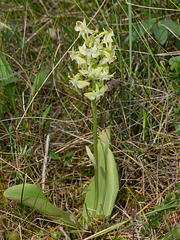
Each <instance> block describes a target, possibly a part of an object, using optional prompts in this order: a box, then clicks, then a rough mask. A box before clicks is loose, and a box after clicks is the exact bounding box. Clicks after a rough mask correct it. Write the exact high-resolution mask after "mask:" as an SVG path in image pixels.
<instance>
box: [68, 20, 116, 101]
mask: <svg viewBox="0 0 180 240" xmlns="http://www.w3.org/2000/svg"><path fill="white" fill-rule="evenodd" d="M75 30H76V31H77V32H79V35H80V36H82V37H83V39H84V43H83V45H82V46H79V47H78V49H79V51H76V52H75V51H74V48H73V49H72V51H70V52H69V53H70V56H71V59H72V60H75V61H76V62H77V64H78V65H79V72H78V74H76V75H75V76H74V78H71V80H70V82H71V83H72V84H73V86H74V87H75V88H76V89H78V88H79V89H81V88H85V87H87V86H89V85H90V82H91V81H93V84H91V87H92V88H88V90H87V92H86V93H85V94H84V95H85V96H86V97H87V98H89V99H90V100H91V101H92V100H96V101H98V100H99V99H100V97H101V96H103V95H104V93H105V91H106V88H105V83H104V81H107V80H109V79H111V78H112V77H113V75H114V73H113V74H109V64H110V63H112V62H113V61H115V59H116V56H115V49H116V46H115V45H113V36H114V33H113V30H112V29H109V30H108V31H107V30H105V29H103V32H101V33H99V34H98V29H97V28H96V29H95V31H93V30H91V29H89V28H88V27H87V25H86V21H85V19H84V20H83V22H81V21H77V22H76V26H75Z"/></svg>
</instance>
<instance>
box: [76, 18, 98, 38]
mask: <svg viewBox="0 0 180 240" xmlns="http://www.w3.org/2000/svg"><path fill="white" fill-rule="evenodd" d="M75 31H77V32H79V35H81V36H82V37H83V38H84V40H86V38H87V37H86V35H87V36H88V34H92V33H93V32H94V31H93V30H90V29H89V28H88V27H87V26H86V20H85V19H84V20H83V22H81V21H77V22H76V26H75Z"/></svg>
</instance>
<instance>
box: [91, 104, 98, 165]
mask: <svg viewBox="0 0 180 240" xmlns="http://www.w3.org/2000/svg"><path fill="white" fill-rule="evenodd" d="M91 104H92V112H93V140H94V157H95V160H96V166H97V162H98V161H97V108H96V100H93V101H92V102H91Z"/></svg>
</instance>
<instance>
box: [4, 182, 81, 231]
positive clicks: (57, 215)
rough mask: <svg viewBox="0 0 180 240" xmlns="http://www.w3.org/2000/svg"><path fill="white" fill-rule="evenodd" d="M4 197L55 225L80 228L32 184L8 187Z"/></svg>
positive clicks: (74, 220)
mask: <svg viewBox="0 0 180 240" xmlns="http://www.w3.org/2000/svg"><path fill="white" fill-rule="evenodd" d="M4 196H5V197H6V198H8V199H10V200H14V201H16V202H18V203H21V204H23V205H25V206H27V207H30V208H32V209H35V210H36V211H38V212H39V213H41V214H43V216H45V217H47V218H49V219H51V220H52V221H54V222H56V223H60V224H65V225H69V226H71V227H74V228H77V227H80V225H79V223H78V222H77V220H76V218H75V217H74V215H73V214H71V213H67V212H64V211H62V210H60V209H59V208H57V207H55V206H53V205H52V204H51V203H50V202H49V200H48V199H47V198H46V196H45V195H44V194H43V192H42V191H41V188H39V187H38V186H36V185H34V184H28V183H26V184H24V185H23V184H20V185H16V186H13V187H10V188H8V189H7V190H6V191H5V192H4Z"/></svg>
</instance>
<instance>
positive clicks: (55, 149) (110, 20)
mask: <svg viewBox="0 0 180 240" xmlns="http://www.w3.org/2000/svg"><path fill="white" fill-rule="evenodd" d="M130 2H131V4H130ZM128 3H129V4H128ZM179 10H180V9H179V1H178V0H177V1H175V0H173V1H171V0H169V1H163V0H156V1H155V0H154V1H146V0H143V1H139V0H137V1H129V2H127V1H124V0H104V1H97V0H94V1H88V0H86V1H85V0H81V1H75V0H74V1H72V0H68V1H61V0H47V1H43V0H39V1H34V0H28V1H26V0H14V1H6V0H2V1H0V12H1V14H0V47H1V48H0V56H1V59H0V60H1V66H0V67H1V70H0V74H1V75H0V189H1V192H0V203H1V204H0V213H1V214H0V238H2V239H3V238H5V239H7V238H8V236H11V237H12V233H13V234H17V233H18V236H15V237H16V238H14V239H86V238H88V237H90V236H92V235H93V234H95V233H98V232H99V231H101V230H103V229H106V228H108V227H109V226H111V225H114V224H116V223H120V222H123V221H125V220H128V219H129V218H131V217H132V218H133V220H132V221H131V223H129V224H126V225H123V226H122V227H119V228H115V229H114V230H112V231H109V232H108V233H106V234H104V235H101V236H100V237H99V239H123V238H125V239H144V238H146V239H178V238H175V237H176V236H177V235H178V231H179V230H178V225H177V224H178V222H179V220H180V212H179V195H178V194H179V193H178V189H179V185H178V181H179V164H180V163H179V160H180V158H179V151H180V150H179V146H180V138H179V134H180V132H179V129H180V122H179V107H180V106H179V79H180V78H179V76H180V67H179V65H180V64H179V63H178V61H179V60H178V59H176V61H177V62H176V63H177V64H176V66H175V65H174V67H172V65H173V63H174V62H173V63H172V61H173V60H171V61H170V62H169V60H170V59H171V58H172V57H174V56H178V55H180V25H179V14H180V12H179ZM84 18H85V19H86V22H87V23H88V22H89V20H92V24H91V28H94V26H97V27H98V28H99V29H100V30H103V28H105V29H109V28H112V29H113V31H114V33H115V40H116V45H117V50H116V56H117V58H118V59H117V60H116V62H114V63H113V64H112V65H113V66H112V68H111V72H112V73H113V72H114V71H115V72H116V74H115V75H114V79H113V80H111V81H110V82H107V94H106V97H105V98H104V99H103V100H102V101H101V103H100V104H99V106H98V129H99V131H100V130H102V129H104V128H105V127H106V126H108V125H111V126H112V131H113V139H112V140H113V141H112V146H111V149H112V150H113V152H114V154H115V157H116V161H117V165H118V170H119V180H120V190H119V194H118V198H117V201H116V205H115V207H114V212H113V215H112V216H111V218H110V219H109V221H108V222H107V221H105V220H104V219H101V221H100V220H96V219H95V220H94V222H92V225H91V226H90V228H89V229H88V230H87V231H85V230H84V231H80V232H73V231H70V230H69V229H66V227H64V228H62V227H59V226H57V225H55V224H53V223H51V222H50V221H49V220H48V221H47V220H46V219H43V218H42V216H41V215H39V214H38V213H36V212H35V211H34V212H32V211H31V209H29V208H24V207H23V206H20V205H18V204H16V203H14V202H10V201H7V200H6V199H5V198H4V197H3V192H4V190H5V189H7V188H8V187H9V186H13V185H16V184H20V183H23V182H24V181H26V182H29V183H35V184H37V185H39V186H41V187H42V181H43V180H44V179H43V177H42V176H43V174H42V172H43V163H44V161H45V159H46V158H47V164H46V169H45V170H46V175H45V193H46V195H47V196H48V197H49V199H50V201H51V202H52V203H53V204H54V205H56V206H59V207H60V208H61V209H62V210H66V211H68V212H73V213H75V215H76V216H77V218H78V219H79V221H81V220H82V206H83V202H84V198H85V191H86V188H87V187H88V185H89V183H90V181H91V179H92V176H93V166H92V163H91V162H90V160H89V159H88V157H87V155H86V151H85V146H86V145H88V146H89V147H90V146H92V114H91V106H90V102H89V101H88V99H86V98H84V97H83V95H79V94H78V93H77V92H76V91H75V90H74V88H73V87H72V85H71V84H70V82H69V76H73V75H75V74H76V73H77V66H76V65H75V63H74V62H72V61H71V59H70V56H69V53H68V51H69V50H70V49H71V48H72V46H73V45H74V46H75V48H77V45H78V41H81V40H80V39H79V40H77V42H76V39H77V37H78V35H77V33H76V32H75V31H74V27H75V23H76V21H77V20H80V21H82V20H83V19H84ZM163 20H171V21H172V22H173V23H174V24H176V26H175V25H173V23H171V24H170V26H168V27H167V26H166V27H164V25H165V22H164V25H163V22H162V21H163ZM144 21H145V22H144ZM166 25H167V24H166ZM178 31H179V32H178ZM5 59H6V61H7V62H6V67H7V68H6V69H8V71H7V72H4V70H3V67H2V66H3V61H5ZM179 62H180V61H179ZM7 63H8V64H9V66H8V65H7ZM178 64H179V65H178ZM5 76H6V77H5ZM48 136H49V139H50V140H49V142H48ZM136 214H137V215H136ZM67 235H68V236H67ZM171 237H172V238H171ZM94 238H95V237H94ZM9 239H12V238H10V237H9ZM89 239H90V238H89Z"/></svg>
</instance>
